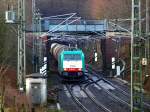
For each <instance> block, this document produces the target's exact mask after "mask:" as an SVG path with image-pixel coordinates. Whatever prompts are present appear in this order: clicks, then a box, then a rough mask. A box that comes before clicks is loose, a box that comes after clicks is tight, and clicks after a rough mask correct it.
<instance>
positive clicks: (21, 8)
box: [17, 0, 26, 91]
mask: <svg viewBox="0 0 150 112" xmlns="http://www.w3.org/2000/svg"><path fill="white" fill-rule="evenodd" d="M18 22H19V23H18V66H17V78H18V86H19V89H20V90H21V91H23V90H24V89H25V75H26V46H25V0H18Z"/></svg>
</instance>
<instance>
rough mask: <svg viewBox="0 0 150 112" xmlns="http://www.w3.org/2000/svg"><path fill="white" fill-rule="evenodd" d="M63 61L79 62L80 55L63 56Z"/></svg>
mask: <svg viewBox="0 0 150 112" xmlns="http://www.w3.org/2000/svg"><path fill="white" fill-rule="evenodd" d="M64 60H81V55H80V54H65V55H64Z"/></svg>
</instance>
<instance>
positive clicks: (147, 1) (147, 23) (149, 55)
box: [146, 0, 150, 59]
mask: <svg viewBox="0 0 150 112" xmlns="http://www.w3.org/2000/svg"><path fill="white" fill-rule="evenodd" d="M149 3H150V2H149V0H146V37H147V42H146V43H147V58H148V59H149V58H150V39H149V19H150V17H149V16H150V15H149Z"/></svg>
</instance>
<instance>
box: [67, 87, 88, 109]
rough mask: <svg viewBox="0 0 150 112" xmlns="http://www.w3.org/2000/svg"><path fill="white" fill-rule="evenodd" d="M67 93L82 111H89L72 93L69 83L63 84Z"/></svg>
mask: <svg viewBox="0 0 150 112" xmlns="http://www.w3.org/2000/svg"><path fill="white" fill-rule="evenodd" d="M65 86H66V88H67V90H68V92H69V94H70V95H71V97H72V99H73V101H74V102H75V103H76V104H77V105H78V106H79V107H80V108H81V109H82V110H83V111H84V112H90V111H89V110H88V109H87V108H86V107H85V106H84V105H83V104H82V103H81V102H80V101H79V99H78V98H77V97H76V96H75V95H74V94H73V92H72V90H71V88H70V87H69V85H65Z"/></svg>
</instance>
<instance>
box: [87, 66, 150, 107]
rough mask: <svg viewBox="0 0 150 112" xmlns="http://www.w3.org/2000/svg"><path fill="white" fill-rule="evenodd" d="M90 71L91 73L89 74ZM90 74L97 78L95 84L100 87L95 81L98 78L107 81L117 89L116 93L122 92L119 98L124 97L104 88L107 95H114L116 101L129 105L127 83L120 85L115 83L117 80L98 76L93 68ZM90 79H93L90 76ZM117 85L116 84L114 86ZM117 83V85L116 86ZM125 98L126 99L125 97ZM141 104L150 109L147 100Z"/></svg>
mask: <svg viewBox="0 0 150 112" xmlns="http://www.w3.org/2000/svg"><path fill="white" fill-rule="evenodd" d="M91 73H92V74H91ZM90 76H91V77H93V76H94V77H96V78H97V80H94V81H95V82H96V84H97V85H98V86H99V87H101V86H100V85H99V84H98V83H97V82H99V81H100V80H103V81H104V82H106V83H108V84H109V85H111V86H112V87H114V88H115V89H116V90H117V91H118V93H120V94H122V96H121V98H124V99H121V98H119V97H118V95H117V94H114V93H113V92H109V91H108V90H105V89H104V91H106V92H107V93H108V94H109V95H111V96H112V97H114V98H115V99H116V100H118V101H120V102H121V103H124V104H126V105H127V106H129V107H130V104H129V102H130V93H129V92H130V91H129V89H128V87H127V85H120V84H117V82H115V81H113V80H108V79H106V78H104V77H102V76H100V75H98V74H97V73H96V71H95V70H93V69H92V70H90ZM91 80H93V79H92V78H91ZM116 85H117V86H116ZM118 85H119V86H118ZM121 88H124V89H121ZM125 98H126V99H125ZM125 100H128V101H125ZM143 104H144V109H150V104H148V103H147V102H143Z"/></svg>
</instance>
